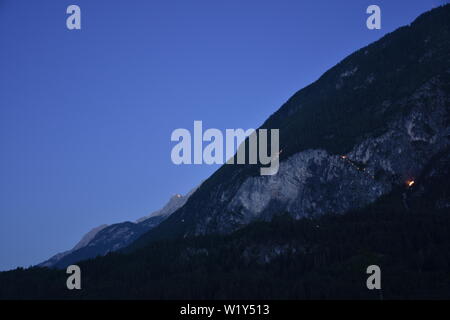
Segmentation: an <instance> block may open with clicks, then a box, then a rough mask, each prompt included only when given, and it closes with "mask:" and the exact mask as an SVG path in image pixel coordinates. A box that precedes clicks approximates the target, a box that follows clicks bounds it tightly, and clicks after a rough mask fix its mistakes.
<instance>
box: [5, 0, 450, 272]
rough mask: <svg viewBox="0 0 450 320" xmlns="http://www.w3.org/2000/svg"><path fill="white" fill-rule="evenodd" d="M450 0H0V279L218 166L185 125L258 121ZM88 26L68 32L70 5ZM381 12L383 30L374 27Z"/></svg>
mask: <svg viewBox="0 0 450 320" xmlns="http://www.w3.org/2000/svg"><path fill="white" fill-rule="evenodd" d="M443 2H444V1H443V0H395V1H392V0H370V1H366V0H346V1H342V0H328V1H323V0H314V1H303V0H226V1H225V0H220V1H219V0H70V1H68V0H27V1H25V0H0V270H6V269H11V268H15V267H17V266H29V265H31V264H35V263H38V262H41V261H43V260H45V259H47V258H48V257H50V256H51V255H52V254H54V253H57V252H59V251H63V250H66V249H69V248H71V247H72V246H73V245H74V244H75V243H76V242H77V241H78V240H79V238H80V237H81V236H82V235H83V234H84V233H85V232H87V231H89V230H90V229H91V228H93V227H96V226H97V225H100V224H104V223H108V224H111V223H115V222H121V221H125V220H135V219H137V218H139V217H141V216H144V215H146V214H149V213H150V212H151V211H153V210H155V209H158V208H160V207H161V206H162V205H163V204H164V203H165V202H166V201H167V200H168V198H169V197H170V196H171V195H173V194H175V193H186V192H187V191H189V190H190V189H191V188H192V187H194V186H195V185H197V184H198V183H199V182H200V181H201V180H203V179H205V178H207V177H208V175H210V174H211V173H212V172H213V171H214V170H215V169H217V167H216V166H207V165H204V166H175V165H174V164H172V162H171V159H170V151H171V148H172V147H173V145H174V143H172V142H171V141H170V135H171V132H172V131H173V130H174V129H176V128H188V129H192V127H193V121H194V120H202V121H203V125H204V127H206V128H211V127H214V128H219V129H225V128H250V127H257V126H258V125H260V124H261V123H262V122H263V121H264V120H265V119H266V118H267V117H268V116H269V115H270V114H271V113H273V112H274V111H276V110H277V109H278V108H279V107H280V106H281V104H282V103H283V102H284V101H286V100H287V99H288V98H289V97H290V96H291V95H292V94H293V93H295V92H296V91H297V90H298V89H301V88H302V87H304V86H305V85H307V84H309V83H311V82H312V81H314V80H316V79H317V78H318V77H319V76H320V75H321V74H322V73H323V72H324V71H326V70H327V69H328V68H330V67H332V66H333V65H335V64H336V63H338V62H339V61H340V60H341V59H343V58H344V57H345V56H346V55H348V54H350V53H352V52H353V51H354V50H356V49H359V48H360V47H362V46H365V45H367V44H369V43H371V42H372V41H374V40H377V39H379V38H380V37H381V36H382V35H384V34H385V33H387V32H391V31H393V30H394V29H396V28H397V27H399V26H401V25H405V24H408V23H410V22H411V21H412V20H413V19H414V18H415V17H417V16H418V15H419V14H420V13H422V12H424V11H427V10H429V9H431V8H432V7H434V6H436V5H439V4H443ZM70 4H77V5H79V6H80V7H81V10H82V30H81V31H69V30H67V28H66V22H65V21H66V17H67V15H66V8H67V7H68V6H69V5H70ZM370 4H378V5H379V6H380V7H381V10H382V29H381V30H373V31H370V30H368V29H367V28H366V25H365V21H366V18H367V14H366V13H365V11H366V8H367V7H368V6H369V5H370Z"/></svg>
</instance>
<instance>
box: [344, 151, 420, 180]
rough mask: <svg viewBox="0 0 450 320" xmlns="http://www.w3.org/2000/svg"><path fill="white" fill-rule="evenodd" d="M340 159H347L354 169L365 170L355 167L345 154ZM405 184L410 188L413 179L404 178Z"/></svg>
mask: <svg viewBox="0 0 450 320" xmlns="http://www.w3.org/2000/svg"><path fill="white" fill-rule="evenodd" d="M341 159H344V160H347V161H348V162H349V163H350V164H351V165H352V166H353V167H355V168H356V169H358V170H359V171H361V170H362V171H364V172H365V171H366V170H365V169H361V168H359V167H357V166H356V165H355V164H353V163H352V162H351V161H350V160H349V159H348V157H347V156H345V155H344V156H341ZM371 177H372V178H373V179H374V178H375V177H374V176H371ZM405 183H406V186H407V187H408V188H410V187H412V186H413V185H414V183H415V181H414V180H413V179H410V180H406V182H405Z"/></svg>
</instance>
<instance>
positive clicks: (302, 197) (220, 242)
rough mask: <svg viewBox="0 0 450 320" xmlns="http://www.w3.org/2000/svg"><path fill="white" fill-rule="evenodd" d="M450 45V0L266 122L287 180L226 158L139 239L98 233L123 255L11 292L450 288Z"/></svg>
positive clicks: (364, 293) (309, 294)
mask: <svg viewBox="0 0 450 320" xmlns="http://www.w3.org/2000/svg"><path fill="white" fill-rule="evenodd" d="M449 48H450V5H446V6H442V7H439V8H436V9H433V10H431V11H427V12H425V13H423V14H422V15H420V16H419V17H418V18H417V19H415V20H414V21H413V22H411V23H409V24H407V25H405V26H402V27H400V28H398V29H397V30H395V31H394V32H392V33H389V34H387V35H385V36H384V37H382V38H381V39H380V40H378V41H375V42H373V43H371V44H370V45H368V46H366V47H363V48H361V49H359V50H356V51H355V52H353V53H352V54H350V55H348V56H347V57H346V58H345V59H343V60H342V61H340V62H339V63H337V64H336V65H335V66H334V67H332V68H330V69H329V70H327V71H326V72H325V73H324V74H323V75H322V76H321V77H320V78H319V79H318V80H317V81H315V82H313V83H311V84H310V85H308V86H306V87H304V88H302V89H300V90H299V91H297V92H296V93H295V94H294V95H293V96H292V97H291V98H290V99H289V100H288V101H287V102H286V103H284V104H283V105H282V106H281V107H280V108H279V109H278V110H277V111H276V112H274V113H273V114H272V115H271V116H270V117H268V118H267V120H266V121H265V122H264V124H263V125H262V128H272V127H277V128H280V131H281V140H280V141H281V142H280V146H281V148H282V150H283V153H282V154H279V156H280V168H279V173H278V174H277V175H273V176H261V175H259V165H257V164H255V165H252V164H248V165H246V164H242V165H224V166H222V167H221V168H220V169H218V170H217V171H216V172H215V173H214V174H213V175H211V176H210V177H209V178H208V179H206V180H205V181H204V182H203V183H202V184H201V185H200V186H199V187H198V188H197V189H195V190H194V191H193V192H192V194H191V195H190V196H189V197H188V198H187V200H186V202H185V203H181V204H180V203H179V202H178V201H177V199H178V197H177V196H175V198H173V199H172V201H175V202H176V203H177V204H178V205H179V208H176V207H177V205H175V206H172V205H170V204H169V205H168V206H166V208H173V209H174V210H175V211H174V212H173V213H171V214H170V215H168V216H167V218H166V219H164V220H163V221H161V222H160V223H157V224H156V225H155V226H154V227H152V228H151V229H149V230H147V231H144V233H142V234H140V235H139V236H138V237H136V238H134V239H130V236H132V235H133V234H131V233H130V234H126V233H125V232H124V230H125V229H126V228H129V226H130V225H131V226H134V225H135V224H130V223H129V224H127V225H126V226H119V227H117V228H115V229H114V226H112V227H113V230H112V231H113V234H112V236H111V237H109V234H110V233H109V232H108V233H106V234H105V231H106V230H107V229H108V228H109V227H108V228H105V229H103V230H102V231H100V232H99V233H98V236H100V235H101V237H100V238H102V239H105V238H107V241H110V240H112V245H113V248H114V247H115V246H116V244H119V245H122V244H123V241H122V240H123V239H125V240H126V241H128V240H130V241H129V242H127V243H125V244H123V245H122V246H121V248H120V249H119V250H117V251H115V252H109V253H107V254H106V255H104V253H103V252H100V253H101V254H100V256H97V257H96V258H92V257H93V256H92V255H91V256H87V255H86V253H87V254H90V253H91V251H90V250H89V249H88V250H87V251H86V250H84V248H82V249H80V251H78V254H77V255H76V256H74V257H72V258H71V260H70V261H62V262H61V263H58V265H57V266H56V268H42V267H33V268H28V269H22V268H18V269H16V270H13V271H10V272H0V283H1V284H2V285H1V286H0V299H114V300H115V299H156V300H159V299H164V300H167V299H169V300H172V299H178V300H180V299H188V300H191V299H214V300H215V299H217V300H222V299H227V300H229V299H270V300H275V299H288V300H292V299H294V300H298V299H387V300H391V299H447V298H448V297H449V292H450V282H449V280H448V274H449V270H450V269H449V268H450V241H449V237H448V234H449V228H450V214H449V213H450V198H449V192H450V165H449V164H450V108H449V106H450V49H449ZM163 211H164V210H163ZM163 216H164V215H163ZM158 217H161V215H159V214H156V215H154V216H152V217H149V219H147V220H151V219H156V218H158ZM147 220H144V221H142V222H145V221H147ZM119 229H120V230H119ZM127 230H128V229H127ZM116 231H117V232H116ZM98 236H95V237H94V240H93V241H94V242H96V241H95V239H96V238H97V237H98ZM118 236H119V237H118ZM123 236H124V238H122V237H123ZM88 247H89V246H88ZM100 249H102V248H100ZM63 260H64V259H63ZM74 262H75V263H76V264H77V268H80V270H82V277H83V289H82V290H74V291H72V290H67V287H66V277H67V275H66V272H65V267H66V266H67V265H68V264H71V263H74ZM369 267H376V268H377V269H378V270H382V273H381V275H379V276H381V277H382V279H383V280H382V281H381V282H382V287H378V288H376V289H377V290H372V288H370V287H369V283H368V279H370V278H372V276H371V277H369V278H367V275H368V271H367V270H369ZM61 269H62V270H61Z"/></svg>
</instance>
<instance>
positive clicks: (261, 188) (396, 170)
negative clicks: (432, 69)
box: [223, 77, 450, 224]
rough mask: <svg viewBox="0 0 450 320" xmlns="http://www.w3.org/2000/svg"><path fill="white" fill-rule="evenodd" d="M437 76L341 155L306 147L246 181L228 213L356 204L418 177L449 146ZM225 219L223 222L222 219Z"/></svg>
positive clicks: (301, 213) (447, 101) (444, 97)
mask: <svg viewBox="0 0 450 320" xmlns="http://www.w3.org/2000/svg"><path fill="white" fill-rule="evenodd" d="M443 88H444V83H442V82H441V81H440V79H439V78H438V77H436V78H433V79H431V80H430V81H428V82H427V83H426V84H424V85H423V86H422V87H421V88H419V89H418V90H417V91H416V93H415V94H414V95H413V96H412V97H410V98H408V99H405V100H402V101H398V102H396V103H395V107H396V108H403V109H407V110H409V111H408V113H407V114H406V115H405V116H404V117H399V118H396V119H394V120H392V121H391V122H390V123H389V125H388V128H389V129H388V130H387V132H385V133H384V134H382V135H380V136H372V137H367V138H366V139H365V140H364V141H363V142H361V143H360V144H358V145H356V146H355V147H354V148H353V150H351V151H350V152H349V153H348V154H346V155H332V154H329V153H328V152H326V151H325V150H306V151H303V152H300V153H297V154H295V155H293V156H291V157H290V158H288V159H287V160H286V161H284V162H282V163H281V164H280V170H279V173H278V174H277V175H275V176H262V177H260V176H256V177H251V178H248V179H247V180H245V182H244V183H243V184H242V185H241V187H240V188H239V190H238V192H237V193H236V195H235V196H234V197H232V199H231V201H230V203H229V205H228V207H227V211H228V212H232V213H235V214H234V215H233V216H234V217H236V216H238V217H239V219H240V221H239V222H240V223H244V224H245V223H248V222H250V221H251V220H253V219H255V218H266V217H270V216H271V215H272V214H273V213H276V212H288V213H291V214H292V215H293V216H294V217H296V218H301V217H311V216H315V215H321V214H325V213H343V212H346V211H348V210H351V209H356V208H361V207H364V206H366V205H368V204H369V203H371V202H373V201H375V200H376V199H378V198H379V197H380V196H381V195H383V194H386V193H388V192H390V191H391V190H392V187H393V186H394V185H398V184H401V183H404V182H405V181H406V180H408V179H414V178H415V177H417V176H418V175H419V174H420V173H421V171H422V170H423V168H424V167H425V165H426V164H427V163H428V162H429V161H430V159H431V158H432V156H433V155H435V154H437V153H439V152H441V151H443V150H445V149H446V148H448V147H449V145H450V140H449V136H450V127H449V124H448V119H449V117H450V114H449V110H450V94H449V92H445V91H444V89H443ZM223 222H224V223H225V221H223Z"/></svg>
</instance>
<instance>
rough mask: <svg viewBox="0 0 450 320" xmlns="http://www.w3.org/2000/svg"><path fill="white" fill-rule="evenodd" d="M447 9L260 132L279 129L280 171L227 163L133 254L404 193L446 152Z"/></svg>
mask: <svg viewBox="0 0 450 320" xmlns="http://www.w3.org/2000/svg"><path fill="white" fill-rule="evenodd" d="M449 109H450V5H447V6H444V7H441V8H438V9H436V10H432V11H430V12H427V13H425V14H423V15H422V16H420V17H419V18H418V19H416V21H414V22H413V23H412V24H410V25H409V26H406V27H402V28H400V29H398V30H396V31H395V32H393V33H391V34H388V35H386V36H385V37H383V38H382V39H380V40H379V41H377V42H375V43H373V44H371V45H369V46H367V47H365V48H362V49H360V50H358V51H357V52H355V53H354V54H352V55H350V56H349V57H347V58H346V59H344V60H343V61H342V62H340V63H339V64H337V65H336V66H335V67H333V68H332V69H330V70H329V71H327V72H326V73H325V74H324V75H323V76H322V77H321V78H320V79H318V80H317V81H316V82H315V83H313V84H311V85H309V86H308V87H306V88H304V89H302V90H300V91H299V92H297V93H296V94H295V95H294V96H293V97H291V98H290V99H289V100H288V101H287V102H286V103H285V104H284V105H283V106H282V107H281V108H280V109H279V110H278V111H277V112H275V113H274V114H273V115H272V116H271V117H270V118H269V119H268V120H267V121H266V122H265V123H264V124H263V126H262V128H268V129H272V128H276V129H277V128H278V129H280V148H281V150H282V153H281V155H280V161H281V164H280V170H279V172H278V174H277V175H274V176H259V175H258V174H257V172H258V167H257V166H251V165H224V166H223V167H221V168H220V169H219V170H218V171H217V172H215V173H214V174H213V175H212V176H211V177H210V178H209V179H208V180H206V181H205V182H204V183H203V184H202V186H201V187H200V188H199V189H198V190H197V191H196V192H195V193H194V194H193V195H192V196H191V197H190V199H189V200H188V201H187V203H186V204H185V205H184V206H183V207H182V208H180V209H179V210H177V211H176V212H175V213H174V214H173V215H172V216H171V217H170V218H169V219H167V220H166V221H165V222H164V223H162V224H161V225H160V226H158V227H157V228H155V229H154V230H152V231H150V232H148V233H146V234H145V235H144V236H143V237H141V238H140V239H139V240H138V241H136V243H135V244H133V245H132V246H131V247H130V250H133V249H135V248H138V247H140V246H144V245H145V244H147V243H149V242H151V241H155V240H158V239H161V238H167V237H188V236H192V235H200V234H207V233H227V232H231V231H234V230H236V229H238V228H240V227H242V226H243V225H246V224H248V223H249V222H251V221H254V220H258V219H263V220H264V219H270V218H271V217H272V216H273V215H274V214H277V213H280V212H287V213H289V214H290V215H291V216H293V217H295V218H301V217H314V216H319V215H323V214H326V213H335V214H340V213H344V212H347V211H349V210H354V209H358V208H361V207H364V206H366V205H368V204H370V203H372V202H374V201H375V200H377V199H378V198H380V196H382V195H385V194H387V193H389V192H391V190H393V188H397V187H400V186H401V187H405V188H407V186H406V182H407V181H412V180H414V179H415V178H416V177H418V176H420V175H421V174H422V173H423V170H424V169H425V168H426V167H428V166H432V165H433V161H435V160H434V159H435V157H436V155H438V154H440V153H441V152H443V151H444V150H446V149H447V148H448V147H449V143H450V142H449V136H450V115H449Z"/></svg>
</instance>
